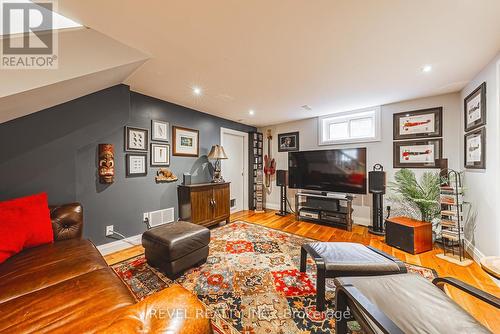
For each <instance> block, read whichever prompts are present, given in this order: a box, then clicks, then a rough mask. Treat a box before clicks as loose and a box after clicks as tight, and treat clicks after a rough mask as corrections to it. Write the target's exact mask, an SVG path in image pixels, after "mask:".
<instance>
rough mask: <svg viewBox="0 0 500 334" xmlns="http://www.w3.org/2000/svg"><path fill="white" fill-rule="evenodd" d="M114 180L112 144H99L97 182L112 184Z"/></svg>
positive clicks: (113, 150) (113, 151)
mask: <svg viewBox="0 0 500 334" xmlns="http://www.w3.org/2000/svg"><path fill="white" fill-rule="evenodd" d="M114 180H115V149H114V147H113V145H112V144H99V181H100V182H101V183H108V184H109V183H113V182H114Z"/></svg>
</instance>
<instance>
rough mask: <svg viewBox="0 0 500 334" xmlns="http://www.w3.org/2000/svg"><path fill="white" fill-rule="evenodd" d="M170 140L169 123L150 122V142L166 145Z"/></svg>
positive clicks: (153, 120)
mask: <svg viewBox="0 0 500 334" xmlns="http://www.w3.org/2000/svg"><path fill="white" fill-rule="evenodd" d="M169 138H170V123H169V122H165V121H160V120H156V119H152V120H151V141H160V142H165V143H168V142H169Z"/></svg>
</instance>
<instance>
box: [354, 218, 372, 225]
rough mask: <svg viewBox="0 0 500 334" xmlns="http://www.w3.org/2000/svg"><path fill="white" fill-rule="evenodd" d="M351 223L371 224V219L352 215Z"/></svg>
mask: <svg viewBox="0 0 500 334" xmlns="http://www.w3.org/2000/svg"><path fill="white" fill-rule="evenodd" d="M352 220H353V223H354V224H356V225H363V226H371V225H372V220H371V219H370V218H366V217H356V216H353V217H352Z"/></svg>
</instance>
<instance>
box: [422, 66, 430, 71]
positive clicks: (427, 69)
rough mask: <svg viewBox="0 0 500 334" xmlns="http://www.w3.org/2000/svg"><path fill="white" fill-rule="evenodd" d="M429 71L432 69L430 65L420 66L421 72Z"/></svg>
mask: <svg viewBox="0 0 500 334" xmlns="http://www.w3.org/2000/svg"><path fill="white" fill-rule="evenodd" d="M430 71H432V66H431V65H424V66H422V72H424V73H429V72H430Z"/></svg>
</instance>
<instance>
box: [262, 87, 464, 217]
mask: <svg viewBox="0 0 500 334" xmlns="http://www.w3.org/2000/svg"><path fill="white" fill-rule="evenodd" d="M460 105H461V99H460V94H459V93H453V94H446V95H439V96H433V97H428V98H421V99H416V100H410V101H404V102H398V103H392V104H388V105H383V106H382V140H381V141H380V142H372V143H359V144H350V145H329V146H319V145H318V120H317V118H310V119H305V120H300V121H295V122H290V123H283V124H279V125H273V126H269V127H263V128H260V129H259V131H261V132H263V133H264V137H265V135H266V131H267V129H271V131H272V134H273V142H272V156H273V157H274V158H276V162H277V169H288V160H287V159H288V158H287V157H288V154H287V153H283V152H282V153H279V152H278V145H277V134H279V133H285V132H293V131H299V132H300V150H301V151H302V150H315V149H331V148H348V147H366V148H367V163H368V170H371V168H372V166H373V165H374V164H376V163H380V164H382V165H383V166H384V170H386V171H387V180H388V181H391V180H392V179H393V175H394V173H395V170H394V169H393V168H392V163H393V160H392V151H393V145H392V143H393V140H392V115H393V114H394V113H398V112H403V111H410V110H418V109H425V108H432V107H443V123H444V124H443V157H445V158H448V159H449V161H448V163H449V167H450V168H454V169H456V168H460V167H461V166H462V165H461V163H460V153H459V152H460V146H459V145H460V136H461V135H462V132H461V131H460V119H461V113H460V110H461V106H460ZM264 148H265V152H267V141H265V145H264ZM415 171H417V175H418V174H420V173H421V172H422V171H424V170H423V169H418V170H415ZM433 171H436V169H433ZM275 184H276V183H275V181H274V179H273V182H272V188H271V193H270V194H268V195H267V196H266V207H267V208H270V209H278V208H279V188H278V187H276V185H275ZM294 194H295V191H294V190H289V191H288V197H289V198H290V201H291V202H292V205H293V202H294ZM354 205H355V206H354V213H353V215H354V222H355V223H356V224H362V225H370V224H371V218H370V217H371V195H366V196H359V197H358V198H356V200H355V202H354Z"/></svg>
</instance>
